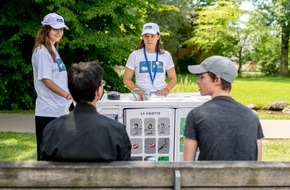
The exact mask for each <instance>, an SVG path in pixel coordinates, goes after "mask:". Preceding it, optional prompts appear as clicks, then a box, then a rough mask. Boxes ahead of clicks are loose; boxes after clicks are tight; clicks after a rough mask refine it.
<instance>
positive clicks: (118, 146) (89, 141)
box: [40, 61, 131, 162]
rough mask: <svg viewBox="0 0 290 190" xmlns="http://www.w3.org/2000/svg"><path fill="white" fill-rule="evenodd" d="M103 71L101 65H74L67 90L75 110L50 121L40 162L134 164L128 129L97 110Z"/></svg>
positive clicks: (70, 71)
mask: <svg viewBox="0 0 290 190" xmlns="http://www.w3.org/2000/svg"><path fill="white" fill-rule="evenodd" d="M102 76H103V69H102V68H101V66H100V65H99V64H98V62H96V61H93V62H81V63H79V64H73V65H72V66H71V67H70V69H69V71H68V88H69V91H70V93H71V95H72V97H73V99H74V101H75V102H76V106H75V108H74V109H73V111H71V112H70V113H69V114H68V115H64V116H61V117H59V118H57V119H55V120H53V121H51V122H50V123H49V124H48V125H47V126H46V128H45V130H44V133H43V142H42V145H41V157H40V159H41V160H48V161H75V162H80V161H86V162H110V161H116V160H131V142H130V139H129V136H128V134H127V132H126V127H125V126H124V125H123V124H121V123H119V122H118V121H115V120H112V119H110V118H108V117H106V116H104V115H101V114H99V113H98V112H97V110H96V104H97V101H98V100H100V99H101V97H102V94H103V86H104V84H105V83H104V81H103V80H102Z"/></svg>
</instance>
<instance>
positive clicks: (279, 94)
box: [172, 74, 290, 119]
mask: <svg viewBox="0 0 290 190" xmlns="http://www.w3.org/2000/svg"><path fill="white" fill-rule="evenodd" d="M177 78H178V83H177V85H176V87H175V88H174V89H173V90H172V92H173V93H178V92H199V90H198V86H197V84H196V81H197V79H198V76H196V75H191V74H182V75H178V76H177ZM289 94H290V78H289V77H239V78H237V79H236V80H235V81H234V83H233V86H232V91H231V96H232V97H233V98H234V99H235V100H237V101H239V102H240V103H242V104H244V105H246V106H247V105H250V104H254V105H255V106H256V107H258V108H259V110H258V115H259V118H260V119H290V114H288V115H286V114H283V113H282V112H272V111H271V112H270V111H267V110H265V108H266V107H267V106H268V105H269V104H270V103H273V102H275V101H285V102H287V103H288V104H289V105H290V95H289Z"/></svg>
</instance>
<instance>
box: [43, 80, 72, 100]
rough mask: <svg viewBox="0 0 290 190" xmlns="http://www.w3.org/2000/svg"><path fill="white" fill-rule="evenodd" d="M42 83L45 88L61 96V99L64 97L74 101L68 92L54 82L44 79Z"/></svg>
mask: <svg viewBox="0 0 290 190" xmlns="http://www.w3.org/2000/svg"><path fill="white" fill-rule="evenodd" d="M41 81H42V82H43V84H44V86H46V87H47V88H48V89H49V90H51V91H52V92H54V93H55V94H57V95H59V96H61V97H64V98H65V99H67V100H70V99H72V96H71V95H70V93H69V92H67V91H65V90H64V89H62V88H60V87H59V86H58V85H57V84H55V82H53V81H52V80H50V79H42V80H41Z"/></svg>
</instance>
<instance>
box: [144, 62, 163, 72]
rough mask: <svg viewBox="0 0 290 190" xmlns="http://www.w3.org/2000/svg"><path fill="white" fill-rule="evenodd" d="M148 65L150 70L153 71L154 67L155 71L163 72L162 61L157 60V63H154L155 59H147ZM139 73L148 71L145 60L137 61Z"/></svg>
mask: <svg viewBox="0 0 290 190" xmlns="http://www.w3.org/2000/svg"><path fill="white" fill-rule="evenodd" d="M148 63H149V66H150V67H151V72H152V73H154V72H155V69H156V73H163V72H164V67H163V62H161V61H158V64H156V61H152V62H151V61H148ZM139 73H148V67H147V64H146V61H140V63H139Z"/></svg>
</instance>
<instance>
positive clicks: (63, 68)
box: [56, 58, 66, 72]
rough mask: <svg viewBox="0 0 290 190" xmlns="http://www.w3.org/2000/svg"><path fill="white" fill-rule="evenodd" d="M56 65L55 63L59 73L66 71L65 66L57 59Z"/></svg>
mask: <svg viewBox="0 0 290 190" xmlns="http://www.w3.org/2000/svg"><path fill="white" fill-rule="evenodd" d="M56 63H57V66H58V70H59V72H62V71H66V68H65V65H64V63H63V62H62V60H61V58H57V59H56Z"/></svg>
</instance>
